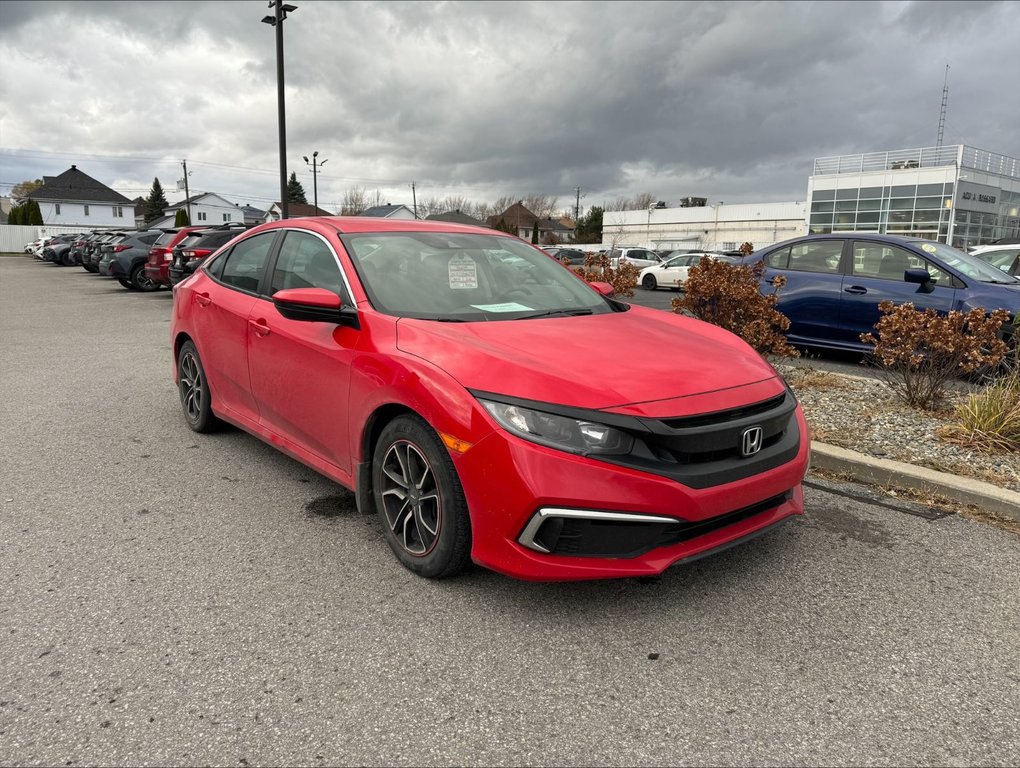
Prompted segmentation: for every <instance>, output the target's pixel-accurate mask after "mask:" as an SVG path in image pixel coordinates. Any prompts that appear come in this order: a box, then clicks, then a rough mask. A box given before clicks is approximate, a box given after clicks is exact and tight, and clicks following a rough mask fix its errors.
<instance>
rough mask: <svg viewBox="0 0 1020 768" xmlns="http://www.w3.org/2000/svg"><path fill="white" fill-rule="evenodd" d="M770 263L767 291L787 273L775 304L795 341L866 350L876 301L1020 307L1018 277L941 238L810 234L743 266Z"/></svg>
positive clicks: (758, 255)
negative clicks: (863, 336)
mask: <svg viewBox="0 0 1020 768" xmlns="http://www.w3.org/2000/svg"><path fill="white" fill-rule="evenodd" d="M758 261H764V263H765V275H764V278H763V281H762V290H763V291H764V292H772V291H773V290H774V289H773V288H772V287H771V285H770V284H769V283H770V282H771V281H772V279H773V278H774V277H776V276H777V275H782V276H783V277H785V278H786V285H785V286H784V287H783V288H782V289H780V291H779V302H778V304H777V305H776V308H777V309H778V310H779V311H780V312H782V313H783V314H784V315H786V316H787V317H788V318H790V330H789V331H788V332H787V334H786V336H787V339H789V341H790V343H791V344H796V345H800V346H806V347H830V348H833V349H845V350H852V351H859V352H865V351H867V350H868V349H869V347H868V346H867V345H865V344H863V343H861V339H860V336H861V334H862V333H870V332H872V331H873V330H874V326H875V323H877V322H878V320H879V317H880V313H879V311H878V305H879V304H880V303H881V302H883V301H886V300H889V301H892V302H894V303H895V304H905V303H906V302H908V301H909V302H912V303H913V304H914V306H915V307H917V308H918V309H926V308H928V307H933V308H934V309H937V310H938V311H940V312H949V311H950V310H953V309H958V310H961V311H964V312H966V311H969V310H971V309H973V308H975V307H981V308H982V309H985V310H987V311H989V312H990V311H992V310H995V309H1005V310H1007V311H1008V312H1009V313H1010V322H1011V323H1012V322H1014V321H1015V318H1016V315H1017V314H1018V312H1020V280H1018V279H1017V278H1015V277H1012V276H1010V275H1008V274H1006V273H1005V272H1003V271H1002V270H999V269H996V268H995V267H993V266H991V265H990V264H987V263H986V262H983V261H981V260H980V259H977V258H975V257H973V256H969V255H968V254H966V253H964V252H963V251H960V250H957V249H956V248H952V247H950V246H948V245H945V244H944V243H937V242H933V241H931V240H922V239H915V238H905V237H895V236H893V235H879V234H868V233H857V232H845V233H833V234H828V235H808V236H806V237H798V238H795V239H793V240H787V241H785V242H782V243H777V244H776V245H772V246H769V247H768V248H763V249H762V250H760V251H757V252H755V253H753V254H751V256H749V257H748V258H747V259H746V260H745V262H744V263H745V264H754V263H756V262H758Z"/></svg>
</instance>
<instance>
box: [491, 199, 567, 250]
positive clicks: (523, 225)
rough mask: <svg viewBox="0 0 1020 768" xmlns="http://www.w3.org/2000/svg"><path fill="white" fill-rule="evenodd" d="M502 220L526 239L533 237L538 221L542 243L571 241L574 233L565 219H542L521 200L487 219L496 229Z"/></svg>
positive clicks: (539, 236)
mask: <svg viewBox="0 0 1020 768" xmlns="http://www.w3.org/2000/svg"><path fill="white" fill-rule="evenodd" d="M500 221H503V222H505V223H506V224H509V225H510V226H511V227H513V228H514V230H515V234H516V235H517V236H518V237H520V238H522V239H524V240H530V239H531V233H532V232H533V231H534V229H535V224H536V222H537V223H538V238H539V242H540V243H561V242H569V241H570V239H571V238H572V237H573V235H574V228H573V227H572V226H570V225H569V224H568V223H567V222H565V221H564V220H563V219H540V218H538V216H536V215H535V214H533V213H532V212H531V211H529V210H528V209H527V208H525V207H524V202H523V201H521V200H518V201H517V202H516V203H514V204H513V205H511V206H510V207H509V208H507V209H506V210H505V211H503V213H497V214H495V215H494V216H490V217H489V218H488V219H486V223H487V224H488V226H490V227H493V228H494V229H495V228H498V225H499V222H500Z"/></svg>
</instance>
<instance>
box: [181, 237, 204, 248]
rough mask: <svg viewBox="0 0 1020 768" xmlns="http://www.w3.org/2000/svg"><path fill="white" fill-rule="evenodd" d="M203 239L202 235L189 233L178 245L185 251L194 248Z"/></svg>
mask: <svg viewBox="0 0 1020 768" xmlns="http://www.w3.org/2000/svg"><path fill="white" fill-rule="evenodd" d="M201 239H202V236H201V235H188V236H187V237H186V238H184V239H183V240H181V242H179V243H178V244H177V247H178V248H180V249H181V250H182V251H184V250H187V249H188V248H192V247H193V246H194V245H195V244H196V243H197V242H198V241H199V240H201Z"/></svg>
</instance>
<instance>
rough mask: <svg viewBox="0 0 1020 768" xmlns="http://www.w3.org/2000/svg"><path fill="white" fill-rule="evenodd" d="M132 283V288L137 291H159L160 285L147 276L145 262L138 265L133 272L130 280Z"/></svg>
mask: <svg viewBox="0 0 1020 768" xmlns="http://www.w3.org/2000/svg"><path fill="white" fill-rule="evenodd" d="M128 279H129V280H130V281H131V286H132V287H133V288H134V289H135V290H136V291H144V292H145V293H149V292H151V291H158V290H159V283H157V282H156V281H155V280H153V279H152V278H150V277H149V276H148V275H147V274H145V262H142V263H141V264H139V265H137V266H136V267H135V268H134V269H132V270H131V277H129V278H128Z"/></svg>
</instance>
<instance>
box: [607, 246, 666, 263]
mask: <svg viewBox="0 0 1020 768" xmlns="http://www.w3.org/2000/svg"><path fill="white" fill-rule="evenodd" d="M621 262H622V263H624V264H633V265H634V266H635V267H638V268H640V267H650V266H652V265H654V264H661V263H662V259H661V258H659V254H657V253H656V252H655V251H650V250H648V249H647V248H628V247H623V248H613V249H612V250H611V251H610V252H609V263H610V264H611V265H612V266H613V267H614V268H615V267H617V266H618V265H619V264H620V263H621Z"/></svg>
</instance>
